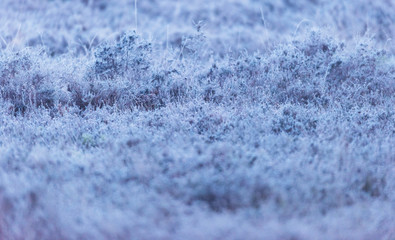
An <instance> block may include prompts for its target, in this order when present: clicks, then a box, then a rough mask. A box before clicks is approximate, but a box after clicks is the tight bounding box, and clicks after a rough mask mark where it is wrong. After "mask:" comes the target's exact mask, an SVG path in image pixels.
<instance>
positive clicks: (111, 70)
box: [94, 32, 152, 81]
mask: <svg viewBox="0 0 395 240" xmlns="http://www.w3.org/2000/svg"><path fill="white" fill-rule="evenodd" d="M151 51H152V49H151V44H150V43H147V42H144V41H142V40H140V38H139V37H138V36H137V35H136V33H135V32H131V33H126V34H124V35H123V36H121V37H120V40H119V41H118V42H117V43H116V44H105V45H103V46H100V47H99V48H98V50H96V52H95V64H94V74H95V77H98V78H100V79H103V78H108V79H114V78H116V77H118V76H121V77H126V78H128V79H130V80H131V81H140V80H142V79H141V78H144V77H145V76H146V75H147V74H148V72H149V71H148V70H149V68H150V54H151ZM143 80H144V79H143Z"/></svg>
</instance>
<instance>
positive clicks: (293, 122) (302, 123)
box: [272, 106, 318, 136]
mask: <svg viewBox="0 0 395 240" xmlns="http://www.w3.org/2000/svg"><path fill="white" fill-rule="evenodd" d="M297 109H298V110H295V109H292V107H289V106H288V107H284V108H283V110H282V114H281V115H280V116H278V119H276V118H275V119H274V120H273V123H272V131H273V132H274V133H281V132H285V133H287V134H290V135H296V136H297V135H300V134H309V135H310V134H314V133H315V129H316V127H317V122H318V121H317V120H316V119H314V117H312V116H309V114H306V113H302V114H301V113H300V112H301V111H303V109H301V108H297Z"/></svg>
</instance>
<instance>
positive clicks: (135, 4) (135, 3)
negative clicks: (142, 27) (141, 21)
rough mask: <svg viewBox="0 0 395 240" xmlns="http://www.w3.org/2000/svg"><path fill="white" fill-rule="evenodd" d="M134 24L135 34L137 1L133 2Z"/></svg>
mask: <svg viewBox="0 0 395 240" xmlns="http://www.w3.org/2000/svg"><path fill="white" fill-rule="evenodd" d="M134 23H135V24H136V26H135V28H136V32H137V0H134Z"/></svg>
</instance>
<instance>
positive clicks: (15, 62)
mask: <svg viewBox="0 0 395 240" xmlns="http://www.w3.org/2000/svg"><path fill="white" fill-rule="evenodd" d="M9 55H10V56H8V58H4V57H3V58H2V60H1V69H0V71H1V73H0V85H1V88H0V93H1V97H2V98H3V99H4V100H6V101H9V102H11V103H12V104H13V110H14V111H15V112H21V113H24V112H25V111H26V110H27V109H28V108H31V107H39V106H43V107H45V108H52V107H53V106H54V103H55V101H56V98H55V95H54V92H55V86H53V85H52V83H51V82H50V81H49V80H48V76H46V75H45V73H44V72H42V71H41V70H40V63H39V60H37V58H38V57H45V56H44V55H45V54H42V53H37V52H34V51H27V50H26V51H23V52H16V53H10V54H9Z"/></svg>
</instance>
